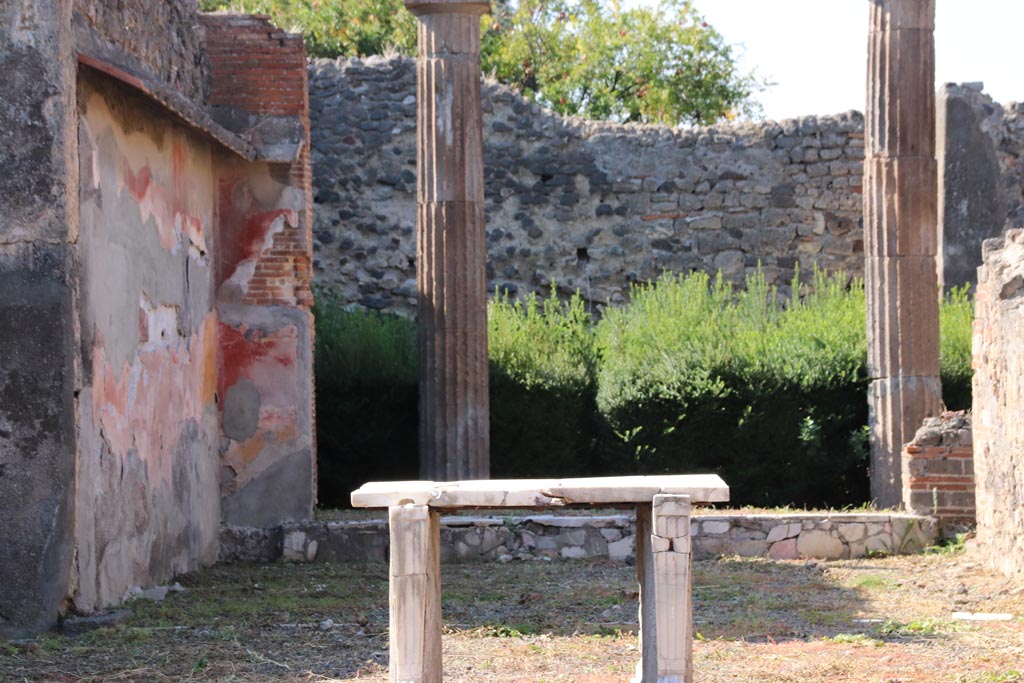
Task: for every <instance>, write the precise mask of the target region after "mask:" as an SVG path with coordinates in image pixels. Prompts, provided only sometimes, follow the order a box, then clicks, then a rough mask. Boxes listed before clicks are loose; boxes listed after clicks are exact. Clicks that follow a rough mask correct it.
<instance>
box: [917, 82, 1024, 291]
mask: <svg viewBox="0 0 1024 683" xmlns="http://www.w3.org/2000/svg"><path fill="white" fill-rule="evenodd" d="M982 87H983V84H981V83H966V84H962V85H954V84H947V85H944V86H943V87H942V88H941V89H940V90H939V96H938V100H937V109H938V111H937V114H938V117H937V118H938V131H937V132H938V136H937V140H936V143H937V151H936V153H937V155H938V157H939V224H940V225H941V226H942V230H940V235H941V236H942V247H941V249H940V251H939V253H940V259H941V263H940V266H939V272H940V274H941V276H942V279H943V283H944V285H945V286H946V287H947V288H948V287H951V286H961V285H964V284H968V283H969V284H972V285H973V284H974V283H976V282H977V278H976V273H977V269H978V266H980V265H981V263H982V258H981V257H982V254H981V245H982V242H984V240H986V239H988V238H990V237H998V236H999V235H1000V234H1002V232H1003V231H1004V230H1005V229H1006V228H1020V227H1024V104H1018V103H1010V104H1007V105H1005V106H1004V105H1001V104H999V103H998V102H995V101H993V100H992V98H991V97H989V96H988V95H986V94H985V93H984V92H983V90H982Z"/></svg>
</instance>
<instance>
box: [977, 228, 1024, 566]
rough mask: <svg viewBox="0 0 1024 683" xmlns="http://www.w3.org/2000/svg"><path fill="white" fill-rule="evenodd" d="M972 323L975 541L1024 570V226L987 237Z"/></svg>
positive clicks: (993, 558) (991, 559) (995, 560)
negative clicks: (1022, 419) (1000, 235)
mask: <svg viewBox="0 0 1024 683" xmlns="http://www.w3.org/2000/svg"><path fill="white" fill-rule="evenodd" d="M983 254H984V260H985V264H984V265H983V266H982V267H981V268H980V269H979V270H978V292H977V298H976V299H975V323H974V325H975V326H974V386H973V396H974V413H973V417H974V420H973V436H974V470H975V478H976V495H977V518H978V527H977V529H978V531H977V534H978V536H977V538H978V546H979V550H980V553H981V555H982V557H984V558H985V561H986V562H987V563H988V564H989V565H990V566H993V567H996V568H998V569H1000V570H1001V571H1003V572H1005V573H1006V574H1008V575H1011V576H1018V577H1019V576H1024V515H1022V514H1021V511H1022V510H1024V423H1022V421H1021V419H1020V418H1021V413H1020V411H1021V406H1022V405H1024V335H1022V334H1021V330H1024V230H1019V229H1014V230H1009V231H1007V232H1006V234H1005V235H1004V237H1003V238H1001V239H993V240H988V241H986V242H985V245H984V249H983Z"/></svg>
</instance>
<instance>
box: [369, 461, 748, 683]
mask: <svg viewBox="0 0 1024 683" xmlns="http://www.w3.org/2000/svg"><path fill="white" fill-rule="evenodd" d="M728 499H729V487H728V486H726V485H725V482H723V481H722V480H721V478H719V477H718V476H716V475H711V474H694V475H665V476H651V477H640V476H637V477H600V478H591V479H562V480H556V479H520V480H500V479H492V480H480V481H458V482H431V481H405V482H372V483H369V484H366V485H364V486H362V487H361V488H359V489H358V490H356V491H354V492H353V493H352V506H353V507H364V508H387V509H388V523H389V527H390V534H391V569H390V574H389V576H390V585H389V588H390V590H389V594H390V598H389V602H390V630H389V633H390V663H389V667H390V674H389V678H390V681H391V683H441V561H440V557H441V556H440V517H441V514H442V513H443V512H451V511H453V510H463V509H492V508H531V509H551V508H564V507H601V508H607V507H635V508H636V524H637V533H636V539H637V547H636V573H637V579H638V581H639V583H640V663H639V664H638V665H637V675H636V677H635V678H634V681H635V682H636V683H690V681H692V680H693V666H692V644H693V638H692V627H691V610H690V505H691V504H692V503H718V502H726V501H728Z"/></svg>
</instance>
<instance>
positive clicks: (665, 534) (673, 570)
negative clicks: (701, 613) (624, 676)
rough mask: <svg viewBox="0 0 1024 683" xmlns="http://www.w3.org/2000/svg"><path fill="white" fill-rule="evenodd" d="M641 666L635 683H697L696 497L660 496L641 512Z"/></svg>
mask: <svg viewBox="0 0 1024 683" xmlns="http://www.w3.org/2000/svg"><path fill="white" fill-rule="evenodd" d="M636 573H637V579H638V580H639V582H640V664H639V665H638V666H637V672H636V676H635V677H634V679H633V681H634V683H691V682H692V681H693V630H692V629H693V627H692V623H691V614H690V609H691V608H690V497H689V496H681V495H659V496H655V497H654V502H653V503H652V504H651V505H638V506H637V511H636Z"/></svg>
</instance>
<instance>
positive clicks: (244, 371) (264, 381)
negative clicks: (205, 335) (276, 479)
mask: <svg viewBox="0 0 1024 683" xmlns="http://www.w3.org/2000/svg"><path fill="white" fill-rule="evenodd" d="M219 329H220V372H219V373H218V382H217V386H218V392H219V393H220V395H221V396H224V395H225V394H226V393H227V390H228V389H230V388H231V387H232V386H234V385H235V383H237V382H238V381H239V380H240V379H242V378H245V379H248V380H249V381H251V382H252V383H253V384H254V385H256V387H257V389H258V390H259V392H260V413H259V422H258V426H257V431H256V433H255V434H254V435H253V436H252V437H251V438H250V439H248V440H247V441H246V442H244V443H238V442H232V443H231V446H230V447H229V449H228V451H227V453H225V454H224V461H225V463H226V464H228V465H230V466H231V467H232V468H233V469H234V470H235V471H236V472H237V473H239V474H240V475H243V472H244V470H245V468H246V466H247V465H248V464H249V463H251V462H252V461H253V460H255V459H256V458H257V457H258V456H259V454H260V452H261V451H262V448H263V444H264V443H266V442H267V441H276V442H280V441H287V440H290V439H293V438H296V437H297V436H298V435H299V433H300V430H299V425H298V409H297V406H298V405H299V399H300V396H299V393H300V389H299V378H298V377H297V376H296V373H295V370H294V368H295V365H296V361H297V359H298V341H299V333H298V329H297V328H296V327H295V326H294V325H287V326H285V327H283V328H281V329H279V330H275V331H273V332H263V331H261V330H257V329H252V328H250V327H249V326H248V325H245V324H242V325H240V326H239V327H237V328H236V327H232V326H231V325H228V324H226V323H223V322H221V323H220V325H219ZM271 434H272V435H273V438H272V439H271V438H268V436H270V435H271ZM250 474H251V473H250ZM240 478H241V480H243V481H244V480H245V479H248V478H249V477H247V476H244V475H243V476H241V477H240Z"/></svg>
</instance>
